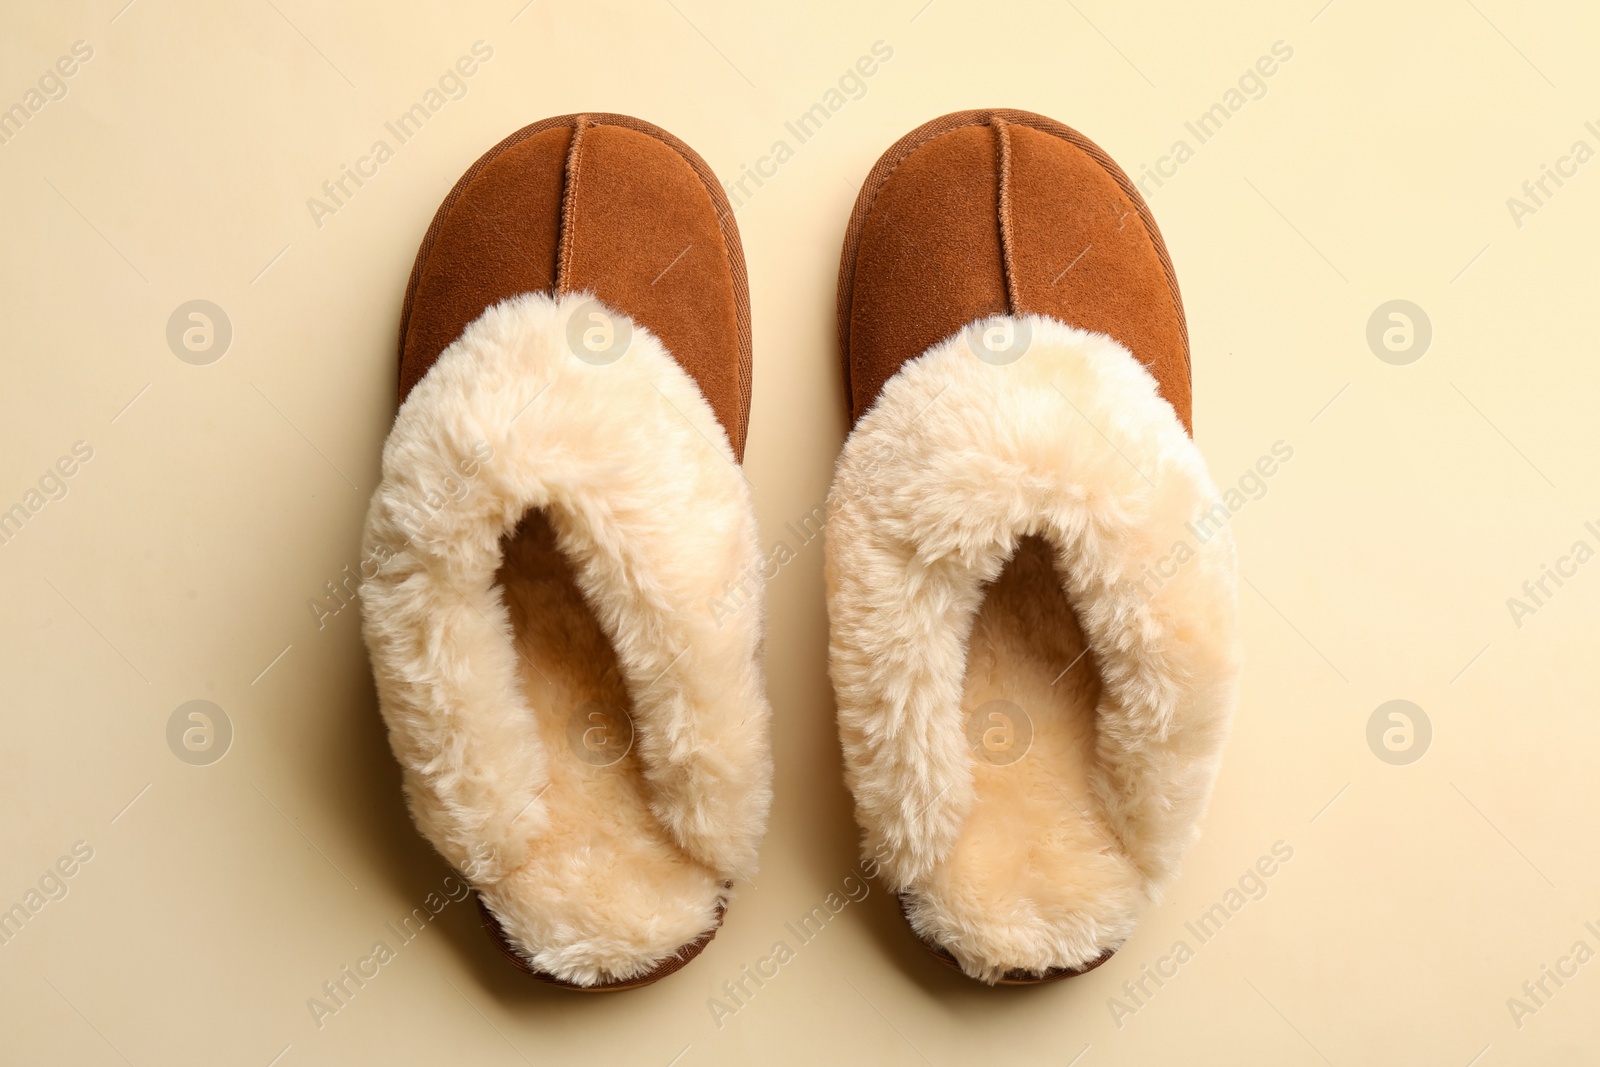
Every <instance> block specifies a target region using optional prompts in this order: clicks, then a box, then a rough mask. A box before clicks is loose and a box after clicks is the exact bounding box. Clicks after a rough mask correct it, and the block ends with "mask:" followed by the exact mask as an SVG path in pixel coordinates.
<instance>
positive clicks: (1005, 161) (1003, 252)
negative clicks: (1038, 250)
mask: <svg viewBox="0 0 1600 1067" xmlns="http://www.w3.org/2000/svg"><path fill="white" fill-rule="evenodd" d="M992 125H993V126H994V136H995V141H996V144H997V147H998V149H999V151H998V152H997V155H998V156H999V160H1000V174H999V176H998V178H997V179H996V182H995V184H996V185H997V186H999V189H998V197H997V201H998V202H997V204H996V214H997V215H998V216H999V219H998V221H999V226H1000V270H1001V273H1002V274H1003V275H1004V276H1005V281H1006V310H1007V311H1009V312H1010V313H1011V314H1013V315H1020V314H1021V313H1022V312H1021V308H1022V293H1021V292H1020V288H1021V280H1020V279H1019V278H1018V277H1017V271H1016V263H1015V259H1014V250H1013V248H1012V244H1013V241H1012V236H1011V130H1010V128H1009V126H1008V125H1007V123H1006V121H1005V120H1004V119H1002V118H1001V117H1000V116H998V115H996V116H995V118H994V121H993V123H992Z"/></svg>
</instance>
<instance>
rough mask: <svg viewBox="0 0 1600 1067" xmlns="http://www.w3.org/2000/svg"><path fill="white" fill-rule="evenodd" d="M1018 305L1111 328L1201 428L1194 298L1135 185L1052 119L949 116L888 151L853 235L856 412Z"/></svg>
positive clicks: (1004, 113) (844, 326)
mask: <svg viewBox="0 0 1600 1067" xmlns="http://www.w3.org/2000/svg"><path fill="white" fill-rule="evenodd" d="M1008 312H1009V313H1013V314H1032V313H1037V314H1041V315H1049V316H1051V317H1053V318H1057V319H1060V320H1062V321H1063V322H1066V323H1068V324H1069V325H1072V326H1077V327H1081V328H1083V329H1086V330H1094V331H1096V332H1099V333H1104V334H1107V335H1109V336H1111V337H1113V338H1115V339H1116V340H1117V341H1119V342H1121V343H1122V344H1123V345H1124V346H1126V347H1127V348H1128V349H1129V350H1130V351H1131V352H1132V353H1133V354H1134V356H1135V357H1137V358H1138V359H1139V360H1140V361H1141V362H1142V363H1144V365H1145V366H1146V367H1148V368H1149V370H1150V372H1151V374H1153V375H1154V376H1155V378H1156V381H1157V382H1158V383H1159V384H1160V387H1161V395H1162V396H1163V397H1164V398H1165V399H1166V400H1167V401H1168V402H1169V403H1170V404H1171V405H1172V407H1173V409H1174V410H1175V411H1176V412H1177V415H1178V418H1179V419H1180V420H1181V421H1182V422H1183V425H1184V427H1185V428H1186V429H1189V430H1190V431H1191V432H1192V430H1193V426H1192V422H1191V417H1190V378H1189V340H1188V333H1187V329H1186V327H1185V324H1184V319H1183V304H1182V302H1181V299H1180V298H1179V295H1178V285H1177V279H1176V277H1175V276H1174V274H1173V271H1172V265H1171V261H1170V260H1169V259H1168V257H1167V252H1166V246H1165V244H1164V243H1163V242H1162V240H1161V233H1160V231H1159V230H1158V229H1157V228H1156V225H1155V220H1154V219H1153V218H1152V217H1151V215H1150V210H1149V208H1148V207H1146V206H1145V203H1144V201H1143V199H1142V198H1141V197H1140V196H1139V193H1138V190H1137V189H1135V188H1134V186H1133V183H1132V182H1130V181H1129V180H1128V178H1127V176H1126V175H1125V174H1123V172H1122V170H1121V169H1120V168H1118V167H1117V165H1116V164H1115V163H1114V162H1112V161H1111V159H1110V157H1108V156H1107V155H1106V154H1105V152H1104V151H1102V150H1101V149H1100V148H1099V147H1098V146H1097V145H1095V144H1094V143H1093V142H1091V141H1089V140H1088V139H1087V138H1085V137H1084V136H1083V135H1082V134H1079V133H1077V132H1076V131H1074V130H1072V129H1070V128H1069V127H1067V126H1063V125H1062V124H1061V123H1058V122H1056V121H1054V120H1052V119H1048V118H1045V117H1043V116H1041V115H1034V114H1032V113H1030V112H1026V111H1011V110H1003V109H992V110H985V111H964V112H957V113H955V114H952V115H946V116H944V117H943V118H939V119H935V120H933V121H932V122H929V123H927V124H925V125H923V126H921V127H919V128H917V129H916V130H913V131H912V132H911V133H909V134H907V135H906V136H905V137H903V138H901V139H900V140H899V141H898V142H896V144H895V145H894V146H893V147H891V148H890V149H889V151H888V152H886V153H884V155H883V157H882V158H881V159H880V160H879V161H878V163H877V165H876V166H874V167H873V169H872V172H871V173H870V174H869V175H868V176H867V180H866V182H865V183H864V184H863V186H862V188H861V193H860V196H859V197H858V198H857V200H856V207H855V212H854V214H853V215H852V217H851V222H850V227H849V230H848V231H847V233H846V235H845V246H844V255H843V257H842V259H841V262H840V265H839V342H840V349H841V354H842V356H843V361H844V373H845V385H846V399H847V400H848V402H849V405H850V414H851V421H852V422H854V421H855V420H856V419H858V418H860V417H861V416H862V415H863V414H864V413H865V412H866V411H867V409H868V408H870V407H871V406H872V403H873V401H874V400H876V399H877V397H878V394H879V392H880V391H882V389H883V386H884V383H885V382H887V381H888V380H889V379H890V378H891V377H893V376H894V374H895V372H896V371H898V370H899V369H900V367H901V366H902V365H903V364H904V363H905V362H906V361H907V360H910V359H915V358H916V357H917V356H920V355H921V354H922V353H923V352H925V351H927V350H928V348H930V347H931V346H933V345H934V344H936V343H938V342H939V341H942V340H944V339H946V338H948V337H950V336H952V335H953V334H955V333H956V332H958V331H959V330H961V329H962V328H963V327H965V326H966V325H967V324H968V323H970V322H972V321H973V320H975V319H979V318H982V317H984V316H986V315H998V314H1004V313H1008Z"/></svg>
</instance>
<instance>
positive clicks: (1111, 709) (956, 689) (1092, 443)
mask: <svg viewBox="0 0 1600 1067" xmlns="http://www.w3.org/2000/svg"><path fill="white" fill-rule="evenodd" d="M990 327H997V328H1001V329H1009V330H1010V331H1011V335H1012V336H1019V337H1029V338H1030V340H1029V342H1028V344H1027V347H1026V350H1025V352H1024V353H1023V355H1022V356H1021V357H1020V358H1018V359H1016V360H1015V361H1014V362H1010V363H1007V364H1005V365H995V363H993V362H988V361H985V360H983V359H979V358H976V357H975V356H974V354H973V349H972V348H971V346H970V344H969V341H968V337H969V336H973V335H974V330H973V328H969V330H968V331H966V332H965V333H963V334H958V335H957V336H956V337H954V338H951V339H950V340H947V341H945V342H943V343H941V344H939V345H936V346H934V347H933V348H932V349H930V350H929V351H928V352H927V353H925V354H924V355H922V356H921V357H919V358H917V359H915V360H912V361H911V362H909V363H907V364H906V365H905V366H904V367H902V368H901V369H900V371H899V372H898V373H897V374H896V375H895V376H894V377H893V378H891V379H890V381H889V382H888V383H887V385H886V386H885V387H884V390H883V393H882V394H881V396H880V397H879V399H878V401H877V403H876V404H875V405H874V406H873V408H872V409H871V410H870V411H869V412H868V413H867V414H866V415H865V416H864V417H863V418H862V420H861V421H860V423H859V424H858V425H857V426H856V428H855V430H854V431H853V432H852V433H851V435H850V438H849V440H848V441H847V442H846V444H845V447H844V451H843V454H842V455H841V457H840V459H839V463H838V468H837V471H836V474H835V477H834V484H833V488H832V491H831V493H830V495H829V502H828V507H829V518H828V524H827V542H826V546H827V547H826V552H827V564H826V572H827V586H828V588H827V595H828V614H829V625H830V648H829V665H830V672H831V674H832V676H833V681H834V686H835V690H836V694H837V699H838V714H839V725H840V731H841V737H842V741H843V747H844V756H845V768H846V778H847V781H848V783H849V785H850V788H851V789H852V791H853V792H854V795H855V802H856V814H857V819H858V821H859V822H860V823H861V825H862V827H863V829H864V831H865V838H864V849H865V852H866V854H867V855H869V856H872V857H874V858H875V859H876V861H877V864H878V866H879V867H880V869H881V870H883V871H884V872H885V876H886V877H887V879H888V880H889V882H890V883H891V885H892V887H893V888H895V889H896V890H901V891H910V896H911V897H912V898H913V899H916V898H917V897H918V895H919V893H920V892H923V891H926V890H928V889H929V888H930V887H931V886H933V885H934V884H935V883H936V882H937V879H936V878H934V877H933V875H934V873H935V872H936V870H937V868H938V867H939V865H940V864H942V863H945V862H946V861H947V860H948V859H949V857H950V855H951V850H952V848H953V847H954V845H955V842H956V841H957V839H958V837H960V835H961V833H962V830H963V826H964V823H965V820H966V819H967V816H968V813H969V812H970V811H971V810H972V808H973V804H974V785H973V781H974V775H973V763H972V760H973V757H972V756H971V755H970V753H969V749H968V744H967V739H966V736H965V733H964V729H963V721H962V720H963V710H962V708H961V701H962V692H963V677H964V674H965V671H966V667H967V641H968V637H969V635H970V633H971V631H972V627H973V621H974V617H975V614H976V612H977V611H978V608H979V606H980V604H981V603H982V601H983V598H984V595H985V587H986V583H990V582H993V581H994V580H995V579H996V578H997V577H998V576H999V575H1000V572H1001V570H1002V567H1003V566H1004V565H1005V564H1006V562H1007V560H1008V559H1010V558H1011V557H1012V556H1013V554H1014V553H1016V551H1017V549H1018V546H1019V544H1020V543H1021V540H1022V538H1023V537H1024V536H1026V535H1036V536H1038V537H1040V538H1042V539H1043V540H1044V541H1045V542H1046V543H1047V544H1048V545H1049V547H1050V548H1051V549H1052V550H1053V554H1054V564H1055V574H1056V577H1057V578H1058V579H1059V580H1060V582H1061V585H1062V588H1063V590H1064V592H1065V594H1066V596H1067V598H1068V600H1069V601H1070V603H1071V605H1072V609H1073V611H1074V613H1075V614H1076V616H1077V620H1078V624H1079V626H1080V627H1081V630H1082V633H1083V635H1084V637H1085V639H1086V640H1087V643H1088V647H1089V649H1090V650H1091V651H1092V653H1093V661H1094V663H1095V665H1096V666H1097V668H1098V670H1099V672H1100V676H1101V683H1102V689H1101V695H1100V699H1099V704H1098V706H1097V707H1096V708H1095V713H1094V720H1095V721H1094V729H1095V737H1094V761H1093V766H1092V767H1091V768H1090V770H1089V780H1088V788H1089V793H1090V795H1091V796H1092V797H1093V799H1094V801H1095V802H1096V803H1097V804H1098V805H1099V807H1100V808H1101V811H1102V813H1103V817H1104V820H1105V822H1106V823H1107V824H1108V825H1109V827H1110V829H1111V832H1112V833H1113V834H1114V836H1115V838H1116V844H1117V846H1118V849H1119V851H1121V852H1123V853H1125V855H1126V858H1127V860H1128V861H1131V863H1132V865H1133V867H1134V868H1136V870H1137V874H1136V875H1135V878H1136V881H1137V880H1142V888H1143V890H1144V892H1145V894H1146V895H1147V896H1154V895H1155V894H1156V893H1157V892H1158V891H1159V888H1160V886H1161V884H1162V883H1163V882H1165V881H1166V880H1168V879H1169V878H1170V877H1172V876H1173V874H1174V873H1175V872H1176V869H1177V865H1178V862H1179V860H1180V858H1181V856H1182V854H1183V853H1184V851H1185V850H1186V849H1187V847H1188V846H1189V844H1190V843H1191V842H1192V841H1193V839H1194V838H1195V836H1196V834H1197V832H1198V827H1197V824H1198V821H1199V819H1200V817H1201V815H1202V814H1203V811H1204V808H1205V806H1206V803H1207V801H1208V799H1209V795H1210V792H1211V788H1212V784H1213V781H1214V779H1215V777H1216V774H1217V771H1218V767H1219V765H1220V762H1221V752H1222V745H1223V741H1224V739H1225V735H1226V731H1227V726H1228V723H1229V720H1230V718H1231V714H1232V708H1233V704H1234V700H1235V694H1236V688H1237V674H1238V659H1239V657H1238V653H1237V647H1236V634H1235V613H1236V610H1237V609H1236V600H1237V597H1236V577H1235V563H1234V554H1233V545H1232V541H1231V537H1230V535H1229V532H1228V530H1227V529H1226V528H1225V527H1223V528H1222V529H1220V530H1218V529H1216V528H1215V524H1212V525H1209V526H1208V525H1197V526H1196V527H1195V528H1193V529H1191V528H1190V527H1189V526H1188V525H1186V524H1188V523H1190V522H1191V521H1192V520H1196V519H1197V517H1198V516H1200V514H1201V513H1202V512H1203V511H1204V510H1205V509H1206V507H1207V506H1208V505H1209V504H1210V503H1211V502H1213V501H1214V500H1215V499H1216V496H1217V493H1216V490H1215V488H1214V487H1213V486H1212V483H1211V480H1210V478H1209V476H1208V475H1207V473H1206V469H1205V464H1204V461H1203V459H1202V457H1201V455H1200V452H1199V450H1198V449H1197V448H1196V447H1195V446H1194V444H1193V443H1192V442H1191V441H1190V440H1189V438H1188V437H1187V435H1186V434H1185V432H1184V430H1183V427H1182V426H1181V425H1180V424H1179V422H1178V419H1177V417H1176V415H1175V414H1174V412H1173V410H1172V408H1171V406H1170V405H1168V404H1167V403H1166V402H1165V401H1163V400H1162V399H1161V398H1160V396H1159V394H1158V391H1157V387H1156V383H1155V380H1154V379H1153V378H1152V377H1151V376H1150V374H1149V373H1148V372H1147V371H1146V370H1145V369H1144V367H1142V366H1141V365H1140V364H1139V362H1138V361H1137V360H1135V359H1134V358H1133V356H1132V355H1131V354H1130V353H1129V352H1128V351H1127V350H1126V349H1125V348H1123V347H1122V346H1121V345H1119V344H1118V343H1116V342H1115V341H1113V340H1112V339H1110V338H1108V337H1106V336H1104V335H1102V334H1094V333H1089V332H1086V331H1083V330H1078V329H1074V328H1072V327H1069V326H1066V325H1065V324H1063V323H1060V322H1058V321H1056V320H1053V319H1049V318H1044V317H1040V316H1028V317H1026V318H1025V319H1023V318H1009V317H1004V316H1002V317H998V318H997V319H995V320H993V321H992V322H989V323H986V324H981V325H980V326H979V329H984V328H990ZM1200 535H1205V536H1200ZM1180 545H1184V546H1187V547H1186V549H1183V550H1180V549H1179V547H1178V546H1180ZM1175 557H1177V558H1181V562H1176V563H1175V562H1174V559H1175ZM1158 564H1159V565H1160V567H1159V573H1157V567H1158ZM1169 572H1171V573H1169ZM1013 832H1017V833H1024V832H1027V828H1026V827H1022V826H1018V827H1015V828H1014V829H1013ZM918 907H920V908H921V911H922V914H920V915H919V914H918V913H917V911H916V910H915V908H914V910H913V919H914V921H915V922H916V923H917V925H918V927H919V929H923V930H941V929H943V930H956V931H960V930H965V931H967V933H968V934H972V935H973V936H969V937H967V938H966V941H967V943H966V944H965V945H964V946H961V945H953V946H951V947H952V948H953V949H954V950H955V951H956V953H957V956H958V958H960V959H961V962H962V965H963V967H964V968H965V969H967V970H968V972H969V973H972V974H974V975H976V976H979V977H985V978H987V979H988V980H990V981H993V980H995V979H996V978H997V977H999V975H1000V973H1002V971H1003V970H1004V969H1005V968H1006V967H1008V966H1017V965H1019V964H1022V965H1024V966H1027V967H1029V968H1031V969H1036V970H1040V969H1043V967H1044V965H1045V964H1046V963H1049V965H1052V966H1060V965H1076V964H1081V963H1082V962H1084V961H1086V960H1087V959H1088V958H1092V956H1093V955H1095V954H1096V953H1098V952H1099V951H1100V948H1103V947H1105V944H1104V942H1103V941H1102V943H1101V945H1100V946H1099V947H1095V937H1096V933H1095V927H1096V922H1095V921H1091V922H1088V923H1087V924H1082V925H1084V926H1085V930H1086V931H1087V932H1083V931H1080V934H1081V936H1079V935H1074V937H1072V938H1066V939H1059V938H1055V939H1053V937H1054V935H1052V934H1051V932H1050V931H1047V930H1035V931H1034V932H1033V933H1032V934H1030V935H1027V936H1023V937H1021V938H1020V941H1021V942H1022V943H1023V945H1024V948H1025V949H1026V950H1027V951H1024V952H1023V953H1022V955H1024V956H1026V957H1027V958H1025V959H1020V960H1019V959H1012V960H1002V959H995V958H983V957H984V953H983V952H982V950H981V949H975V948H974V947H973V943H974V942H975V941H977V942H981V941H983V940H984V938H983V937H981V936H977V934H980V933H982V932H981V931H978V932H977V933H974V926H975V925H981V924H982V922H983V920H982V918H981V917H974V916H972V915H954V914H937V912H938V911H939V910H940V905H939V903H938V902H937V901H935V902H934V903H933V904H932V905H929V903H928V901H927V899H926V897H924V898H923V900H922V901H921V903H920V905H918ZM930 908H931V911H932V912H933V913H930ZM989 921H990V922H991V923H992V924H1001V923H1003V922H1006V921H1008V920H1007V919H1006V917H1002V916H993V917H991V919H990V920H989ZM1128 929H1131V917H1126V916H1124V917H1120V918H1117V919H1116V920H1115V921H1099V936H1101V937H1102V938H1104V937H1106V936H1107V931H1108V930H1109V931H1111V932H1112V933H1114V934H1115V937H1114V940H1115V941H1117V942H1120V940H1121V939H1122V938H1123V937H1125V936H1126V932H1127V930H1128ZM1011 933H1015V931H1011ZM1024 933H1026V932H1024ZM1008 936H1010V935H1009V934H1008ZM989 940H990V941H992V942H993V943H995V944H1002V943H1006V942H1007V938H1006V937H994V938H990V939H989ZM1018 940H1019V939H1018V938H1016V937H1011V939H1010V943H1011V944H1012V946H1013V947H1015V945H1016V943H1017V941H1018ZM963 949H965V953H964V952H963ZM997 951H998V950H997ZM1063 954H1065V955H1066V956H1068V957H1072V958H1067V959H1063V958H1061V957H1062V956H1063Z"/></svg>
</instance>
